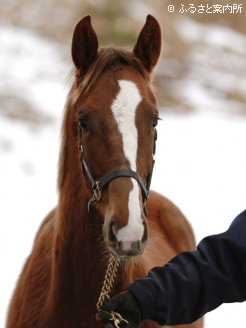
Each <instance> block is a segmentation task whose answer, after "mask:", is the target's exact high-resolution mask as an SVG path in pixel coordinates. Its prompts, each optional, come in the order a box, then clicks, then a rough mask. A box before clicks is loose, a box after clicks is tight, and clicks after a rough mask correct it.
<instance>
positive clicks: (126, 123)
mask: <svg viewBox="0 0 246 328" xmlns="http://www.w3.org/2000/svg"><path fill="white" fill-rule="evenodd" d="M119 86H120V90H119V93H118V94H117V96H116V98H115V99H114V101H113V103H112V106H111V109H112V113H113V116H114V119H115V121H116V122H117V126H118V129H119V131H120V133H121V135H122V141H123V150H124V154H125V157H126V159H127V160H128V161H129V163H130V166H131V170H133V171H136V159H137V150H138V131H137V128H136V124H135V117H136V109H137V107H138V105H139V103H140V102H141V100H142V97H141V95H140V92H139V89H138V87H137V85H136V84H135V83H133V82H132V81H126V80H120V81H119ZM131 181H132V184H133V189H132V190H131V192H130V194H129V202H128V210H129V218H128V224H127V225H126V226H125V227H124V228H122V229H120V230H119V231H118V233H117V238H118V240H120V241H123V242H124V241H125V242H133V241H137V240H141V239H142V237H143V233H144V227H143V223H142V219H141V209H140V204H139V186H138V183H137V181H136V180H134V179H132V178H131ZM129 246H130V245H129Z"/></svg>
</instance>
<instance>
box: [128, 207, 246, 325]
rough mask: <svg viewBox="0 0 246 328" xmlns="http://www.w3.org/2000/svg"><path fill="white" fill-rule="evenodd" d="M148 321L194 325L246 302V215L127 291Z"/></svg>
mask: <svg viewBox="0 0 246 328" xmlns="http://www.w3.org/2000/svg"><path fill="white" fill-rule="evenodd" d="M128 289H129V290H130V291H131V292H132V293H133V294H134V295H135V296H136V298H137V300H138V302H139V304H140V306H141V309H142V313H143V317H144V319H152V320H154V321H156V322H158V323H159V324H161V325H175V324H185V323H191V322H193V321H195V320H197V319H198V318H200V317H201V316H202V315H204V314H205V313H207V312H208V311H211V310H213V309H215V308H216V307H218V306H219V305H221V304H222V303H229V302H242V301H244V300H246V210H245V211H244V212H243V213H241V214H240V215H239V216H238V217H236V219H235V220H234V221H233V222H232V224H231V226H230V227H229V229H228V230H227V231H226V232H224V233H221V234H218V235H213V236H209V237H206V238H205V239H203V240H202V241H201V242H200V243H199V245H198V247H197V250H196V251H192V252H184V253H180V254H179V255H177V256H176V257H174V258H173V259H172V260H171V261H170V262H168V263H167V264H166V265H165V266H164V267H156V268H154V269H152V270H151V271H150V272H149V274H148V276H147V277H146V278H142V279H139V280H137V281H136V282H134V283H133V284H131V285H129V286H128Z"/></svg>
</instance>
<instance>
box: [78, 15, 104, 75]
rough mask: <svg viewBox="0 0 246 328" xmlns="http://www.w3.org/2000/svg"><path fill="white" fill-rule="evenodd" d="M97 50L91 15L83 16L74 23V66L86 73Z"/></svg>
mask: <svg viewBox="0 0 246 328" xmlns="http://www.w3.org/2000/svg"><path fill="white" fill-rule="evenodd" d="M97 51H98V39H97V35H96V33H95V31H94V29H93V27H92V25H91V17H90V16H89V15H88V16H85V17H84V18H82V19H81V20H80V21H79V22H78V24H77V25H76V27H75V29H74V33H73V41H72V58H73V62H74V65H75V66H76V68H77V69H78V70H79V71H80V72H81V73H82V74H84V73H86V71H87V70H88V68H89V66H90V65H91V64H92V63H93V62H94V61H95V59H96V57H97Z"/></svg>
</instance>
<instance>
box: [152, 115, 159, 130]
mask: <svg viewBox="0 0 246 328" xmlns="http://www.w3.org/2000/svg"><path fill="white" fill-rule="evenodd" d="M159 119H160V118H159V116H154V117H153V121H152V127H153V128H155V127H156V126H157V124H158V121H159Z"/></svg>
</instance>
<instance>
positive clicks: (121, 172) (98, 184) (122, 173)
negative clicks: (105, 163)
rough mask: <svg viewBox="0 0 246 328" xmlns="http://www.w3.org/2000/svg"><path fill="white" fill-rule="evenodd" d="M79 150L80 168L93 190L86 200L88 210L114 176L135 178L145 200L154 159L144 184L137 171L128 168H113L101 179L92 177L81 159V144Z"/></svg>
mask: <svg viewBox="0 0 246 328" xmlns="http://www.w3.org/2000/svg"><path fill="white" fill-rule="evenodd" d="M79 150H80V161H81V166H82V170H83V172H85V173H86V175H87V177H88V179H89V180H90V182H91V188H92V191H93V196H92V197H91V198H90V200H89V202H88V212H89V211H90V207H91V205H92V204H93V203H94V202H98V201H99V200H100V199H101V196H102V191H103V189H104V188H105V187H106V186H107V185H108V184H109V182H110V181H112V180H114V179H116V178H120V177H129V178H133V179H135V180H136V181H137V182H138V184H139V186H140V188H141V191H142V197H143V203H145V202H146V200H147V199H148V197H149V188H150V183H151V178H152V172H153V166H154V160H153V164H152V169H151V172H150V174H149V175H148V177H147V181H146V184H145V183H144V182H143V180H142V179H141V178H140V176H139V175H138V174H137V172H135V171H132V170H128V169H118V170H113V171H111V172H110V173H108V174H107V175H105V176H104V177H103V178H102V179H100V180H96V179H94V177H93V175H92V174H91V172H90V170H89V168H88V165H87V164H86V161H85V160H84V159H83V147H82V145H79Z"/></svg>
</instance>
